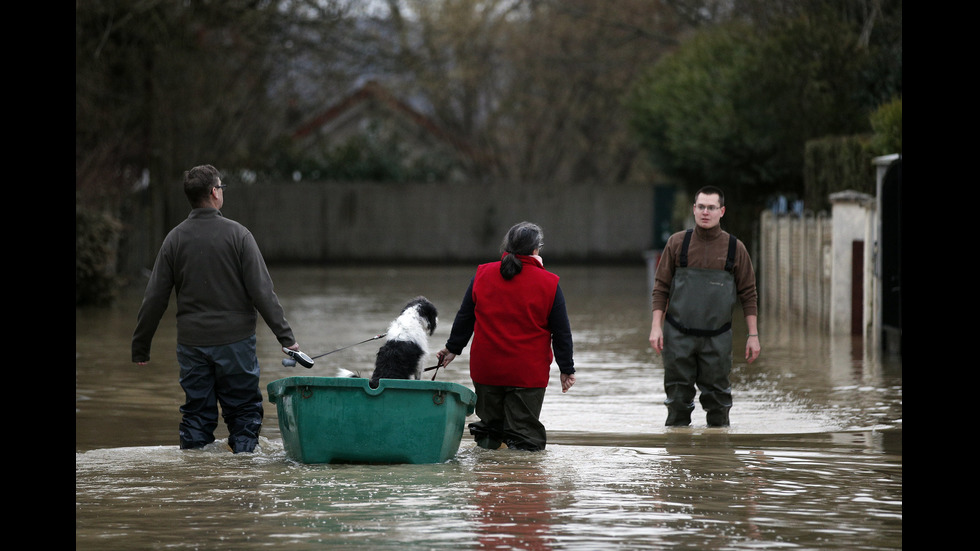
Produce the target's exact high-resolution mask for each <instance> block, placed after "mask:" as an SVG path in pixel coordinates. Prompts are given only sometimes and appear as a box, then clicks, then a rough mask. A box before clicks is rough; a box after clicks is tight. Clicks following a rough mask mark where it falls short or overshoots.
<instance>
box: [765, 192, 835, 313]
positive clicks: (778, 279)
mask: <svg viewBox="0 0 980 551" xmlns="http://www.w3.org/2000/svg"><path fill="white" fill-rule="evenodd" d="M832 244H833V226H832V224H831V217H830V215H829V214H827V213H825V212H821V213H819V214H816V215H814V214H804V215H796V214H775V213H773V212H771V211H766V212H764V213H763V214H762V217H761V220H760V228H759V252H758V256H759V258H758V260H757V261H756V264H757V265H758V266H757V268H756V270H757V272H758V275H757V278H758V280H759V282H758V283H759V295H760V296H759V302H760V308H761V309H762V310H763V311H764V312H766V313H767V316H766V318H767V319H772V320H786V321H796V322H800V323H801V324H802V325H803V326H805V327H813V328H819V329H822V330H826V329H828V328H829V327H830V309H831V288H830V287H831V275H832V264H833V258H832ZM776 322H777V323H778V321H776Z"/></svg>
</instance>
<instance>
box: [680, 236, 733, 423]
mask: <svg viewBox="0 0 980 551" xmlns="http://www.w3.org/2000/svg"><path fill="white" fill-rule="evenodd" d="M692 232H693V230H688V231H687V234H686V235H685V236H684V244H683V246H682V247H681V255H680V264H679V266H678V268H677V270H676V271H675V272H674V280H673V282H672V283H671V287H670V297H669V299H668V302H667V314H666V320H667V323H665V324H664V349H663V359H664V390H665V391H666V393H667V399H666V400H664V404H665V405H666V406H667V423H666V425H667V426H686V425H690V424H691V412H692V411H693V410H694V395H695V385H696V386H697V388H698V389H699V390H700V391H701V406H702V407H703V408H704V410H705V412H706V413H707V422H708V426H720V427H724V426H728V424H729V420H728V410H730V409H731V407H732V389H731V384H730V383H729V381H728V376H729V374H730V373H731V370H732V331H731V325H732V323H731V322H732V312H733V311H734V308H735V300H736V290H735V276H734V275H733V266H734V258H735V243H736V240H735V236H731V238H730V241H729V247H728V260H727V262H726V264H725V269H724V270H709V269H702V268H688V267H687V249H688V245H689V243H690V240H691V234H692Z"/></svg>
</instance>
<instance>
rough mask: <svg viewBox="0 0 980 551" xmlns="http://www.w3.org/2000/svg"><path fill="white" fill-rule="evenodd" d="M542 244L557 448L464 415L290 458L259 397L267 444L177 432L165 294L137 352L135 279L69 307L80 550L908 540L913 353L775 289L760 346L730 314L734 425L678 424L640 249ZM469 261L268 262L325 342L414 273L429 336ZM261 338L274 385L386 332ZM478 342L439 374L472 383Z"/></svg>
mask: <svg viewBox="0 0 980 551" xmlns="http://www.w3.org/2000/svg"><path fill="white" fill-rule="evenodd" d="M545 262H546V267H547V268H549V269H551V270H552V271H554V272H555V273H557V274H558V275H560V276H561V277H562V280H561V286H562V289H563V291H564V293H565V296H566V300H567V303H568V311H569V316H570V321H571V326H572V332H573V336H574V341H575V364H576V369H577V370H578V372H577V374H576V377H577V383H576V385H575V387H574V388H573V389H572V390H571V391H570V392H569V393H567V394H562V393H561V389H560V385H559V384H558V380H557V372H558V371H557V368H553V371H552V375H553V376H552V381H551V386H550V387H549V390H548V393H547V395H546V397H545V402H544V409H543V411H542V422H543V423H544V424H545V426H546V427H547V429H548V447H547V449H546V450H545V451H544V452H540V453H528V452H517V451H509V450H494V451H489V450H484V449H480V448H476V447H475V446H474V445H473V442H472V440H471V437H470V436H469V435H468V434H465V435H464V436H463V440H462V444H461V446H460V449H459V452H458V453H457V455H456V457H455V458H454V459H452V460H450V461H448V462H446V463H440V464H432V465H305V464H301V463H297V462H294V461H291V460H289V459H288V458H287V457H286V453H285V451H284V449H283V444H282V439H281V436H280V433H279V427H278V419H277V415H276V407H275V404H271V403H268V402H267V403H266V408H265V415H266V417H265V423H264V425H263V429H262V436H261V441H260V448H259V450H258V451H257V453H254V454H243V455H234V454H232V453H231V452H230V451H229V450H228V448H227V447H226V446H225V445H224V443H223V442H222V441H221V440H222V439H223V438H225V437H226V436H227V431H226V430H225V429H224V427H223V426H221V427H219V431H218V433H217V434H216V436H217V437H218V439H219V442H216V443H215V444H214V445H212V446H211V447H209V448H207V449H204V450H195V451H181V450H179V449H178V446H177V425H178V423H179V420H180V414H179V411H178V408H179V407H180V405H181V403H182V402H183V393H182V391H181V390H180V387H179V385H178V383H177V366H176V358H175V346H176V344H175V334H176V329H175V327H174V314H175V312H174V311H173V310H174V309H173V306H171V308H170V309H169V310H168V312H167V314H166V315H165V317H164V320H163V321H162V322H161V325H160V329H159V331H158V332H157V335H156V337H155V339H154V342H153V349H152V352H151V354H152V359H151V362H150V364H148V365H147V366H142V367H140V366H137V365H135V364H133V363H131V362H130V338H131V335H132V331H133V328H134V326H135V320H136V311H137V309H138V307H139V302H140V299H141V292H142V289H132V290H129V291H127V292H126V294H125V295H124V296H123V297H122V298H121V300H120V301H119V302H118V303H117V304H116V305H115V306H113V307H112V308H109V309H85V310H76V318H75V320H76V325H75V354H76V356H75V397H76V403H75V406H76V409H75V451H76V455H75V477H76V478H75V481H76V482H75V484H76V486H75V542H76V549H78V550H106V551H112V550H132V549H201V550H204V549H208V550H211V549H221V550H224V549H227V550H253V549H267V548H273V549H289V550H294V549H295V550H307V549H309V550H314V549H333V548H337V547H340V546H345V547H353V548H355V549H357V548H361V549H386V548H392V549H395V548H398V549H412V550H415V549H420V550H422V549H576V550H596V549H623V550H632V549H699V550H701V549H721V550H726V549H732V550H734V549H793V550H801V549H803V550H805V549H841V550H880V549H901V548H902V520H903V519H902V509H903V500H902V364H901V358H900V357H881V356H879V355H876V354H871V353H869V352H868V351H865V350H862V348H861V346H860V341H854V340H853V339H851V338H849V337H842V338H837V337H834V338H831V337H828V336H827V335H824V334H822V333H821V332H820V331H817V330H814V329H812V328H805V327H792V326H789V325H787V324H785V323H780V322H777V321H776V320H772V319H770V318H767V313H766V312H765V310H763V311H762V312H761V315H760V333H761V334H762V336H761V342H762V348H763V349H762V356H761V358H760V359H759V360H758V361H756V362H755V363H753V364H752V365H747V364H746V363H745V361H744V360H743V359H742V357H741V356H742V350H741V348H742V344H743V343H744V341H745V336H744V335H745V330H744V327H742V326H741V325H740V324H738V322H737V323H736V327H735V343H736V346H735V350H736V356H735V364H734V369H733V374H732V383H733V394H734V407H733V408H732V410H731V422H732V426H731V427H729V428H725V429H718V428H711V429H709V428H707V427H706V424H705V420H704V412H703V410H701V408H700V405H698V406H697V409H695V411H694V414H693V420H694V424H693V425H692V426H691V427H689V428H683V429H667V428H665V427H664V426H663V424H664V420H665V418H666V408H665V407H664V406H663V400H664V391H663V368H662V365H661V362H660V357H659V356H658V355H656V354H655V353H654V352H652V350H651V349H650V347H649V343H648V342H647V337H648V334H649V330H650V312H649V302H650V301H649V291H648V282H647V273H646V268H645V267H644V266H635V267H634V266H627V267H624V266H612V267H605V266H603V267H586V266H548V265H547V258H545ZM474 270H475V266H431V267H422V266H413V267H402V266H384V267H380V266H371V267H318V268H281V267H280V268H276V267H273V268H272V269H271V271H272V275H273V278H274V280H275V283H276V292H277V293H278V295H279V297H280V300H281V302H282V303H283V306H284V308H285V310H286V316H287V319H288V320H289V321H290V323H291V325H292V327H293V330H294V332H295V334H296V337H297V340H298V341H299V344H300V345H301V347H302V349H303V350H304V351H305V352H307V353H308V354H310V355H319V354H322V353H324V352H328V351H330V350H334V349H336V348H339V347H343V346H347V345H350V344H353V343H357V342H360V341H363V340H365V339H368V338H370V337H372V336H374V335H377V334H380V333H383V332H384V331H385V330H386V329H387V325H388V323H389V322H390V321H391V320H392V319H393V318H394V317H395V316H396V315H397V314H398V312H399V311H400V309H401V307H402V306H403V305H404V304H405V303H406V302H407V301H408V300H409V299H411V298H413V297H414V296H416V295H425V296H426V297H428V298H429V299H430V300H431V301H432V302H433V303H435V304H436V306H437V307H438V308H439V312H440V316H439V320H440V324H439V326H438V328H437V329H436V332H435V335H434V336H433V337H432V338H431V340H430V347H431V349H432V350H433V351H435V350H438V349H439V348H441V347H442V345H443V344H444V343H445V341H446V339H447V337H448V335H449V330H450V326H451V324H452V320H453V317H454V315H455V312H456V308H457V307H458V305H459V303H460V300H461V298H462V293H463V292H464V291H465V289H466V286H467V284H468V282H469V278H470V277H471V276H472V273H473V271H474ZM736 319H738V318H736ZM738 321H740V320H738ZM257 337H258V352H259V361H260V364H261V366H262V385H261V387H262V391H263V395H266V385H268V383H270V382H272V381H274V380H277V379H281V378H284V377H291V376H296V375H302V376H307V375H313V376H325V377H332V376H334V375H336V370H337V369H338V368H346V369H350V370H354V371H360V372H361V373H362V375H366V374H368V373H370V370H371V369H372V366H373V360H374V354H375V353H376V351H377V348H378V346H379V342H377V341H375V342H372V343H367V344H362V345H358V346H354V347H352V348H350V349H347V350H344V351H341V352H338V353H335V354H332V355H328V356H326V357H323V358H321V359H318V360H317V361H316V365H315V366H314V367H313V368H312V369H309V370H308V369H305V368H302V367H300V366H296V367H284V366H283V365H282V364H281V360H282V358H283V354H282V352H281V351H280V349H279V347H278V345H277V343H276V341H275V339H274V337H273V336H272V333H271V331H269V330H268V328H267V327H266V326H265V325H264V324H263V323H262V322H261V321H260V324H259V328H258V332H257ZM468 352H469V348H467V349H466V350H464V352H463V354H462V355H461V356H460V357H459V358H458V359H457V360H456V361H454V362H453V364H452V365H451V366H450V367H449V368H448V369H442V370H439V371H438V380H440V381H449V382H455V383H459V384H462V385H464V386H467V387H468V388H472V384H471V382H470V380H469V377H468V373H467V368H468V362H469V356H468ZM434 363H435V360H434V359H433V360H432V361H431V362H430V363H429V364H428V365H434ZM267 399H268V397H267ZM475 420H476V418H475V416H471V417H470V418H468V419H467V422H472V421H475Z"/></svg>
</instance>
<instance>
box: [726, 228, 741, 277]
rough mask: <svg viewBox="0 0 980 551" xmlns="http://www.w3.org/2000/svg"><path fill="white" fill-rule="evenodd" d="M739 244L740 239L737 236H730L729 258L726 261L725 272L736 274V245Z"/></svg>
mask: <svg viewBox="0 0 980 551" xmlns="http://www.w3.org/2000/svg"><path fill="white" fill-rule="evenodd" d="M736 243H738V239H735V236H734V235H732V234H728V258H727V259H726V260H725V271H726V272H731V273H733V274H734V273H735V244H736Z"/></svg>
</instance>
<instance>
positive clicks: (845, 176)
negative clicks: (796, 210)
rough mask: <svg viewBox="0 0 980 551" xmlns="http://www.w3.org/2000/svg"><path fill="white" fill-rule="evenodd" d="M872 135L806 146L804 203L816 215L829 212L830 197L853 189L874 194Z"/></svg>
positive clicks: (826, 140) (835, 137)
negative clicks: (824, 211)
mask: <svg viewBox="0 0 980 551" xmlns="http://www.w3.org/2000/svg"><path fill="white" fill-rule="evenodd" d="M870 143H871V138H870V136H866V135H860V136H831V137H827V138H821V139H819V140H809V141H807V143H806V148H805V150H804V154H803V155H804V160H803V186H804V189H805V192H804V195H805V196H804V203H805V204H806V206H807V209H809V210H811V211H813V212H819V211H822V210H829V209H830V194H832V193H836V192H838V191H845V190H854V191H860V192H862V193H867V194H869V195H874V194H875V172H874V166H873V164H872V162H871V160H872V158H873V157H874V155H873V154H872V153H871V148H870Z"/></svg>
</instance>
